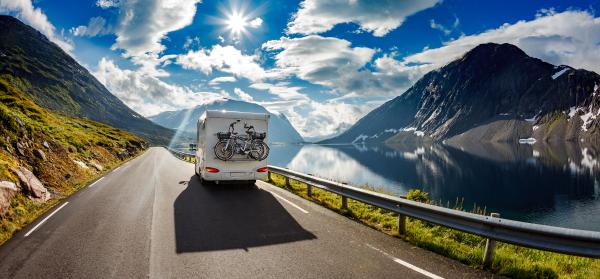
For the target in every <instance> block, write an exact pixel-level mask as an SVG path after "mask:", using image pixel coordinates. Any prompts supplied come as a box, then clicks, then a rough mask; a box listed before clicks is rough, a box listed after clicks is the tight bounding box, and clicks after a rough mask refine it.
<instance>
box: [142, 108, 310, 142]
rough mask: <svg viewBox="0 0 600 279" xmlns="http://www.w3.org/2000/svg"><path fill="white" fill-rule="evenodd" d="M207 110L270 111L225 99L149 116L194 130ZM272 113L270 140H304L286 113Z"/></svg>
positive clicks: (173, 125) (174, 127)
mask: <svg viewBox="0 0 600 279" xmlns="http://www.w3.org/2000/svg"><path fill="white" fill-rule="evenodd" d="M206 110H229V111H242V112H257V113H270V112H269V111H267V110H266V109H265V108H264V107H262V106H260V105H258V104H254V103H248V102H244V101H237V100H230V99H225V100H220V101H215V102H213V103H210V104H206V105H201V106H197V107H195V108H191V109H184V110H177V111H166V112H162V113H159V114H157V115H155V116H150V117H148V118H149V119H150V120H152V121H154V123H156V124H159V125H162V126H164V127H167V128H171V129H176V130H182V131H185V132H194V131H196V122H197V121H198V118H200V116H202V113H204V111H206ZM270 114H271V118H270V120H269V140H270V141H271V142H282V143H300V142H303V141H304V140H303V139H302V136H300V134H299V133H298V131H296V129H295V128H294V126H292V124H291V123H290V121H289V120H288V119H287V118H286V117H285V115H284V114H274V113H270Z"/></svg>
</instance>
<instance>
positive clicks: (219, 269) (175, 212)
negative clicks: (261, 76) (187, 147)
mask: <svg viewBox="0 0 600 279" xmlns="http://www.w3.org/2000/svg"><path fill="white" fill-rule="evenodd" d="M44 219H45V221H43V222H42V220H44ZM13 277H15V278H105V277H111V278H143V277H152V278H188V277H193V278H259V277H260V278H486V277H487V278H490V277H492V276H491V275H490V274H488V273H485V272H482V271H479V270H474V269H471V268H469V267H466V266H464V265H461V264H459V263H457V262H455V261H453V260H449V259H447V258H444V257H441V256H438V255H436V254H434V253H431V252H428V251H425V250H422V249H420V248H416V247H413V246H411V245H409V244H407V243H405V242H403V241H400V240H398V239H395V238H392V237H390V236H387V235H385V234H383V233H380V232H377V231H375V230H373V229H370V228H368V227H365V226H363V225H361V224H358V223H356V222H354V221H352V220H349V219H347V218H345V217H342V216H340V215H338V214H336V213H333V212H331V211H329V210H327V209H324V208H322V207H320V206H318V205H315V204H313V203H311V202H308V201H305V200H303V199H301V198H298V197H296V196H295V195H293V194H290V193H288V192H286V191H284V190H282V189H279V188H277V187H274V186H272V185H269V184H267V183H263V182H258V183H257V184H256V185H201V184H200V182H199V180H198V179H197V178H196V177H195V176H194V167H193V165H192V164H189V163H186V162H183V161H180V160H178V159H177V158H175V157H173V156H172V155H171V154H170V153H169V152H168V151H167V150H165V149H163V148H151V149H150V150H148V151H147V152H146V153H145V154H144V155H142V156H140V157H138V158H137V159H135V160H133V161H131V162H129V163H127V164H125V165H123V166H121V167H119V168H118V169H116V170H114V171H112V172H111V173H109V174H107V175H106V176H105V177H103V178H102V179H101V180H99V181H97V182H96V183H94V184H92V185H91V186H88V187H87V188H85V189H83V190H81V191H80V192H78V193H76V194H75V195H73V196H71V197H70V198H69V199H67V200H66V201H64V202H62V203H61V204H60V205H58V206H57V207H55V208H54V209H52V210H50V211H49V212H48V213H46V214H45V215H44V216H42V217H40V218H39V219H38V220H37V221H35V222H34V223H32V224H30V225H29V226H27V227H26V228H25V229H24V230H23V231H21V232H19V233H18V234H16V235H15V236H14V237H13V239H11V240H10V241H8V242H7V243H5V244H4V245H3V246H1V247H0V278H13Z"/></svg>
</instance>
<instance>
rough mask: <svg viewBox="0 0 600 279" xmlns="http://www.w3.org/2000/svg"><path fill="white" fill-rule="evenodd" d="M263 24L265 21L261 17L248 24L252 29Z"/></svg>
mask: <svg viewBox="0 0 600 279" xmlns="http://www.w3.org/2000/svg"><path fill="white" fill-rule="evenodd" d="M262 24H263V20H262V18H260V17H257V18H255V19H253V20H251V21H250V22H248V25H249V26H250V27H252V28H258V27H260V26H261V25H262Z"/></svg>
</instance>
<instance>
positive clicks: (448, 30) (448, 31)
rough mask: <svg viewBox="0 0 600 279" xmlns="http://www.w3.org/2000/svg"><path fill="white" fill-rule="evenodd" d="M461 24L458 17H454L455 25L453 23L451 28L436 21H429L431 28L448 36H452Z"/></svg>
mask: <svg viewBox="0 0 600 279" xmlns="http://www.w3.org/2000/svg"><path fill="white" fill-rule="evenodd" d="M459 24H460V20H459V19H458V17H456V16H455V17H454V23H452V26H451V27H446V26H444V25H442V24H440V23H437V22H436V21H435V20H434V19H431V20H430V21H429V27H431V28H433V29H436V30H439V31H441V32H442V33H444V35H446V36H448V35H450V34H452V32H453V31H454V30H455V29H456V28H457V27H458V25H459Z"/></svg>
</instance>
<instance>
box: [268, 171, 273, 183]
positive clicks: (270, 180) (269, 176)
mask: <svg viewBox="0 0 600 279" xmlns="http://www.w3.org/2000/svg"><path fill="white" fill-rule="evenodd" d="M267 181H268V182H273V178H272V177H271V172H270V171H269V172H267Z"/></svg>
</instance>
